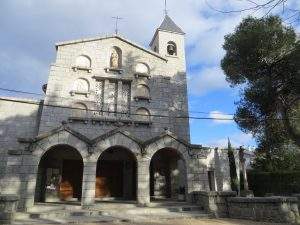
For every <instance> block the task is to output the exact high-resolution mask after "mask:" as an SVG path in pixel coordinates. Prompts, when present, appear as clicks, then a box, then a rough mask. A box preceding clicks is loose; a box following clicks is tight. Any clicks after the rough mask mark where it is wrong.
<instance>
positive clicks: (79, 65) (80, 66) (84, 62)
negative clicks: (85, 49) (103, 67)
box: [72, 55, 92, 73]
mask: <svg viewBox="0 0 300 225" xmlns="http://www.w3.org/2000/svg"><path fill="white" fill-rule="evenodd" d="M91 65H92V63H91V59H90V58H89V57H88V56H86V55H80V56H78V57H77V58H76V61H75V66H73V67H72V68H73V69H74V71H75V72H76V71H77V70H86V71H88V72H89V73H90V72H91V71H92V69H91Z"/></svg>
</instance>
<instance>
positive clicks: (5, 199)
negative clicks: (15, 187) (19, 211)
mask: <svg viewBox="0 0 300 225" xmlns="http://www.w3.org/2000/svg"><path fill="white" fill-rule="evenodd" d="M17 202H18V197H17V196H16V195H0V224H10V223H11V222H12V220H13V219H14V214H15V211H16V203H17Z"/></svg>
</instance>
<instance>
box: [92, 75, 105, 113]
mask: <svg viewBox="0 0 300 225" xmlns="http://www.w3.org/2000/svg"><path fill="white" fill-rule="evenodd" d="M103 95H104V81H103V80H97V81H96V90H95V109H97V110H99V111H98V112H94V116H102V115H103V112H102V110H103V106H104V97H103Z"/></svg>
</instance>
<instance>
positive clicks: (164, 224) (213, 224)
mask: <svg viewBox="0 0 300 225" xmlns="http://www.w3.org/2000/svg"><path fill="white" fill-rule="evenodd" d="M96 224H101V225H102V224H103V225H286V224H283V223H263V222H254V221H248V220H234V219H180V220H167V221H153V222H149V223H131V222H124V223H123V222H119V223H93V224H80V225H96Z"/></svg>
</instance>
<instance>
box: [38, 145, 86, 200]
mask: <svg viewBox="0 0 300 225" xmlns="http://www.w3.org/2000/svg"><path fill="white" fill-rule="evenodd" d="M82 174H83V160H82V157H81V155H80V153H79V152H78V151H77V150H76V149H75V148H73V147H71V146H69V145H57V146H54V147H52V148H51V149H49V150H48V151H47V152H46V153H45V154H44V155H43V156H42V158H41V160H40V163H39V166H38V174H37V182H36V190H35V201H36V202H60V201H64V202H76V201H80V199H81V192H82Z"/></svg>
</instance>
